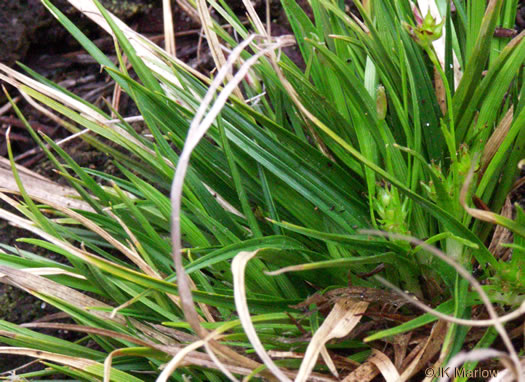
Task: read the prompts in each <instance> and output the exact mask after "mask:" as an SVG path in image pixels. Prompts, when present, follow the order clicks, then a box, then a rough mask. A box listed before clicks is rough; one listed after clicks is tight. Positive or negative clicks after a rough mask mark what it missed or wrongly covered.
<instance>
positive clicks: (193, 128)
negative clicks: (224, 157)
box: [170, 35, 289, 367]
mask: <svg viewBox="0 0 525 382" xmlns="http://www.w3.org/2000/svg"><path fill="white" fill-rule="evenodd" d="M255 37H256V36H255V35H251V36H249V37H248V38H247V39H246V40H245V41H243V42H242V43H241V44H239V45H238V46H237V47H236V48H235V49H234V50H233V51H232V53H231V54H230V56H229V57H228V61H227V62H226V64H225V65H224V66H223V67H222V68H221V69H220V70H219V73H218V74H217V77H216V78H215V80H214V81H213V83H212V84H211V86H210V88H209V90H208V92H207V94H206V96H205V97H204V99H203V102H202V103H201V106H200V107H199V109H198V111H197V113H196V115H195V117H194V119H193V121H192V123H191V125H190V129H189V131H188V136H187V138H186V142H185V144H184V148H183V150H182V153H181V155H180V158H179V162H178V164H177V169H176V171H175V176H174V178H173V183H172V187H171V195H170V197H171V207H172V213H171V241H172V245H173V249H172V257H173V261H174V263H175V270H176V273H177V283H178V288H179V294H180V298H181V303H182V309H183V311H184V315H185V317H186V320H187V321H188V323H189V324H190V325H191V327H192V328H193V330H194V331H195V333H196V334H197V335H198V336H199V337H201V338H205V337H206V335H207V334H208V331H207V330H206V329H204V328H203V327H202V326H201V325H200V321H199V317H200V316H199V315H198V313H197V311H196V310H195V306H194V302H193V297H192V295H191V289H190V283H189V279H188V276H187V275H186V273H185V271H184V267H183V265H182V254H181V247H182V243H181V227H180V212H181V199H182V188H183V184H184V178H185V176H186V172H187V170H188V166H189V162H190V157H191V153H192V152H193V150H194V148H195V147H196V146H197V144H198V143H199V141H200V140H201V139H202V138H203V137H204V135H205V134H206V132H207V131H208V129H209V128H210V126H211V125H212V123H213V121H214V120H215V118H216V117H217V115H218V114H219V113H220V111H221V110H222V108H223V107H224V105H225V103H226V101H227V100H228V98H229V97H230V95H231V94H232V92H233V91H234V90H235V89H236V88H237V86H238V84H239V83H240V82H241V81H242V80H243V79H244V77H245V76H246V74H247V73H248V71H249V70H250V68H251V67H252V66H253V65H254V64H255V63H256V62H257V61H258V60H259V59H260V58H261V57H262V56H263V55H264V54H268V53H269V52H272V51H273V50H274V49H278V48H280V47H282V46H284V45H286V44H288V43H289V40H285V39H280V40H278V41H277V42H276V43H275V44H272V45H270V46H269V47H267V48H266V49H263V50H261V51H259V52H257V53H256V54H255V55H253V56H252V57H250V58H249V59H248V60H246V62H245V63H244V64H243V65H242V66H241V67H240V68H239V70H238V72H237V73H236V74H235V76H234V77H233V78H232V80H231V81H229V82H228V83H227V84H226V86H224V88H223V90H222V91H221V93H220V94H219V96H218V97H217V99H216V101H215V103H214V105H213V107H212V108H211V110H210V111H209V113H208V115H207V116H206V117H205V118H204V120H203V117H204V114H205V113H206V110H207V109H208V106H209V105H210V103H211V101H212V100H213V97H214V96H215V92H216V91H217V89H218V88H219V86H220V85H221V84H222V82H223V81H224V79H225V78H226V76H227V75H228V74H229V73H230V71H231V69H232V67H233V65H234V63H235V61H236V60H237V59H238V58H239V57H240V55H241V53H242V51H243V50H244V49H245V48H246V47H247V46H248V45H249V44H250V43H251V42H252V41H253V39H254V38H255ZM211 344H212V345H213V346H212V347H213V348H215V347H218V348H220V350H221V351H222V352H223V353H225V354H227V355H228V356H229V357H231V358H233V359H234V360H236V361H237V362H239V363H242V364H246V365H250V366H251V367H257V366H258V363H257V362H254V361H252V360H250V359H248V358H246V357H243V356H241V355H239V354H237V353H236V352H234V351H232V350H231V349H229V348H227V347H225V346H219V344H216V343H214V342H211Z"/></svg>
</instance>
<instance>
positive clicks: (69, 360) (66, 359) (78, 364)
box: [0, 346, 98, 370]
mask: <svg viewBox="0 0 525 382" xmlns="http://www.w3.org/2000/svg"><path fill="white" fill-rule="evenodd" d="M0 354H11V355H21V356H27V357H33V358H38V359H45V360H47V361H52V362H57V363H60V364H62V365H67V366H71V367H74V368H75V369H79V370H86V369H87V368H89V367H91V366H96V365H98V363H97V362H95V361H92V360H89V359H85V358H79V357H71V356H67V355H62V354H57V353H51V352H47V351H42V350H34V349H29V348H20V347H3V346H2V347H0Z"/></svg>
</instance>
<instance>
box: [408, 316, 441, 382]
mask: <svg viewBox="0 0 525 382" xmlns="http://www.w3.org/2000/svg"><path fill="white" fill-rule="evenodd" d="M447 327H448V324H447V322H446V321H438V322H437V323H436V324H435V325H434V327H433V328H432V331H431V332H430V336H429V337H428V339H427V340H426V342H425V345H424V346H423V348H422V349H421V350H419V351H418V352H417V354H416V355H415V357H412V356H411V355H410V356H409V357H407V361H408V360H411V361H410V363H408V364H405V365H403V373H402V374H401V376H400V378H399V380H400V381H408V380H409V379H410V378H411V377H412V376H413V375H415V374H416V373H417V372H418V371H419V370H421V369H422V368H423V367H425V366H426V365H427V364H428V362H429V361H430V360H431V359H432V358H433V357H434V356H435V355H436V354H437V353H438V352H439V351H440V350H441V347H442V345H443V341H444V339H445V336H446V334H447ZM416 350H417V349H416Z"/></svg>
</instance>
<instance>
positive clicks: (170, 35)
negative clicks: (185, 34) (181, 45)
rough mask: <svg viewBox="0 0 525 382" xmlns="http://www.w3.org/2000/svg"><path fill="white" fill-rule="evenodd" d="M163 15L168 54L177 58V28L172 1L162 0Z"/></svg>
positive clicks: (165, 43)
mask: <svg viewBox="0 0 525 382" xmlns="http://www.w3.org/2000/svg"><path fill="white" fill-rule="evenodd" d="M162 15H163V17H164V45H165V49H166V52H167V53H168V54H169V55H171V56H173V57H176V56H177V50H176V45H175V28H174V25H173V11H172V9H171V0H162Z"/></svg>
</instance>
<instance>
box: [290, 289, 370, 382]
mask: <svg viewBox="0 0 525 382" xmlns="http://www.w3.org/2000/svg"><path fill="white" fill-rule="evenodd" d="M367 308H368V302H365V301H356V300H353V299H345V298H342V299H340V300H339V301H337V302H336V304H335V306H334V308H333V309H332V311H331V312H330V314H329V315H328V317H327V318H326V319H325V320H324V322H323V324H322V325H321V327H320V328H319V329H318V330H317V331H316V332H315V334H314V336H313V337H312V340H311V341H310V344H309V345H308V348H307V349H306V353H305V355H304V360H303V362H302V363H301V367H300V368H299V372H298V373H297V377H296V378H295V382H304V381H306V380H307V378H308V376H309V374H310V372H311V371H312V370H313V368H314V366H315V364H316V362H317V358H318V357H319V353H320V352H321V350H322V348H323V347H324V346H325V345H326V343H327V342H328V341H330V340H331V339H334V338H341V337H344V336H346V335H348V333H350V331H352V329H353V328H354V327H355V326H356V325H357V324H358V323H359V321H360V320H361V318H362V317H363V316H362V315H363V313H364V312H365V311H366V309H367Z"/></svg>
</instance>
